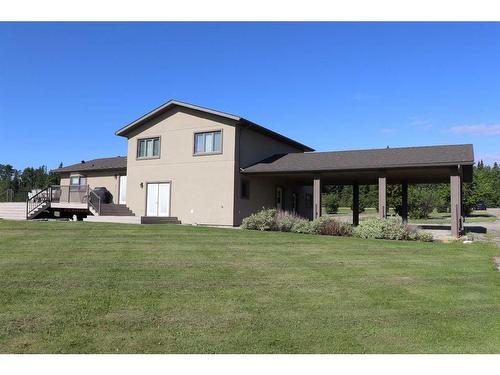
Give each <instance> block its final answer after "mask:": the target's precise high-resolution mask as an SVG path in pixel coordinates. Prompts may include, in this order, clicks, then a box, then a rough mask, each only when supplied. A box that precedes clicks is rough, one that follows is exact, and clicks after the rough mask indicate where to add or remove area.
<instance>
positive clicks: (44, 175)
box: [0, 163, 62, 201]
mask: <svg viewBox="0 0 500 375" xmlns="http://www.w3.org/2000/svg"><path fill="white" fill-rule="evenodd" d="M61 167H62V163H61V164H60V166H59V168H61ZM59 181H60V178H59V175H58V174H57V173H51V172H49V171H48V170H47V167H46V166H45V165H42V166H41V167H37V168H34V167H27V168H24V169H23V170H20V169H15V168H14V167H13V166H12V165H10V164H0V199H2V198H4V199H5V197H4V196H3V195H4V194H3V193H4V192H6V191H7V190H12V191H13V198H14V201H23V200H25V199H26V198H27V192H29V191H31V190H33V189H43V188H45V187H47V186H49V185H58V184H59Z"/></svg>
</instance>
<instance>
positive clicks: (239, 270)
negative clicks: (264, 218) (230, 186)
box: [0, 220, 500, 353]
mask: <svg viewBox="0 0 500 375" xmlns="http://www.w3.org/2000/svg"><path fill="white" fill-rule="evenodd" d="M493 255H500V248H499V247H494V245H488V244H479V243H474V244H472V245H464V244H461V243H449V244H442V243H416V242H391V241H377V240H373V241H369V240H358V239H350V238H334V237H324V236H310V235H300V234H288V233H267V232H266V233H260V232H251V231H242V230H230V229H214V228H200V227H188V226H175V225H170V226H169V225H156V226H155V225H150V226H146V225H143V226H139V225H125V224H101V223H85V222H77V223H74V222H66V223H65V222H9V221H1V220H0V351H1V352H5V353H25V352H26V353H68V352H73V353H74V352H79V353H313V352H314V353H450V352H451V353H463V352H494V353H500V339H499V337H500V314H499V311H500V273H499V272H497V271H496V270H495V268H494V265H493V262H492V256H493Z"/></svg>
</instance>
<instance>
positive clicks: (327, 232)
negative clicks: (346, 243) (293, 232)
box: [311, 216, 352, 237]
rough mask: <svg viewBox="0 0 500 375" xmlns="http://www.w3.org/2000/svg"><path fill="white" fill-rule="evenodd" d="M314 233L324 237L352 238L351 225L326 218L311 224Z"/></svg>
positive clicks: (322, 217) (323, 217)
mask: <svg viewBox="0 0 500 375" xmlns="http://www.w3.org/2000/svg"><path fill="white" fill-rule="evenodd" d="M311 225H312V227H313V231H314V233H317V234H321V235H324V236H344V237H350V236H352V225H350V224H347V223H343V222H341V221H338V220H334V219H333V218H331V217H328V216H321V217H320V218H319V219H316V220H314V221H312V222H311Z"/></svg>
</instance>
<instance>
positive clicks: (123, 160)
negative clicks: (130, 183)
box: [51, 156, 127, 173]
mask: <svg viewBox="0 0 500 375" xmlns="http://www.w3.org/2000/svg"><path fill="white" fill-rule="evenodd" d="M126 168H127V157H126V156H116V157H113V158H102V159H94V160H89V161H82V162H81V163H78V164H73V165H68V166H67V167H62V168H57V169H54V170H52V171H51V172H55V173H64V172H83V171H104V170H109V169H126Z"/></svg>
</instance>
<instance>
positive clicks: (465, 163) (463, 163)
mask: <svg viewBox="0 0 500 375" xmlns="http://www.w3.org/2000/svg"><path fill="white" fill-rule="evenodd" d="M459 165H461V166H471V165H474V161H460V162H445V163H416V164H407V165H394V164H393V165H384V166H382V167H381V166H367V167H362V168H361V167H360V168H345V169H342V168H337V169H336V168H331V169H327V168H320V169H317V168H316V169H296V170H281V171H280V170H276V171H252V170H246V169H242V170H241V173H243V174H284V173H290V174H295V173H324V172H356V171H373V170H382V169H402V168H426V167H429V168H430V167H454V166H459Z"/></svg>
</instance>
